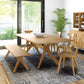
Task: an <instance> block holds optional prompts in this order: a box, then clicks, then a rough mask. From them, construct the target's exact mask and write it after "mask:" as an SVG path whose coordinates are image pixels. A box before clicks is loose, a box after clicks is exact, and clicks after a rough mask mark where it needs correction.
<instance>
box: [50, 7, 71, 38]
mask: <svg viewBox="0 0 84 84" xmlns="http://www.w3.org/2000/svg"><path fill="white" fill-rule="evenodd" d="M53 13H55V14H56V16H57V20H51V21H52V22H53V23H54V26H55V27H56V31H58V32H61V36H62V33H63V32H64V31H63V30H64V28H65V25H67V24H71V23H70V22H68V19H67V18H65V9H64V8H63V9H59V8H57V9H56V11H53Z"/></svg>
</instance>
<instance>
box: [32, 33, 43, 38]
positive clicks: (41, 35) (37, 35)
mask: <svg viewBox="0 0 84 84" xmlns="http://www.w3.org/2000/svg"><path fill="white" fill-rule="evenodd" d="M33 34H34V35H35V36H36V37H43V35H44V33H33Z"/></svg>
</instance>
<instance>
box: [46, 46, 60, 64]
mask: <svg viewBox="0 0 84 84" xmlns="http://www.w3.org/2000/svg"><path fill="white" fill-rule="evenodd" d="M46 52H47V53H48V54H49V56H50V57H51V59H52V60H53V61H54V62H55V64H56V65H58V62H57V60H56V58H55V57H54V56H53V55H52V53H51V52H50V50H49V47H48V46H46Z"/></svg>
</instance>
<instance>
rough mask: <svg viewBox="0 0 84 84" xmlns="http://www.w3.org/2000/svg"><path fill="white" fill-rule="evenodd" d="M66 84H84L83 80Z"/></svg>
mask: <svg viewBox="0 0 84 84" xmlns="http://www.w3.org/2000/svg"><path fill="white" fill-rule="evenodd" d="M67 84H84V79H83V80H78V81H75V82H71V83H67Z"/></svg>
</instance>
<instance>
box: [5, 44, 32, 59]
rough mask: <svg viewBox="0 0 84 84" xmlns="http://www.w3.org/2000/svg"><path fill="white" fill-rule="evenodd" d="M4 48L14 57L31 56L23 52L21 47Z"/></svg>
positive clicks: (12, 45)
mask: <svg viewBox="0 0 84 84" xmlns="http://www.w3.org/2000/svg"><path fill="white" fill-rule="evenodd" d="M5 47H6V48H7V49H8V50H9V51H10V52H11V53H12V54H13V56H14V57H16V58H17V57H24V56H30V55H31V54H30V53H28V52H27V51H25V50H23V49H22V48H21V47H19V46H17V45H16V44H9V45H5Z"/></svg>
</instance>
